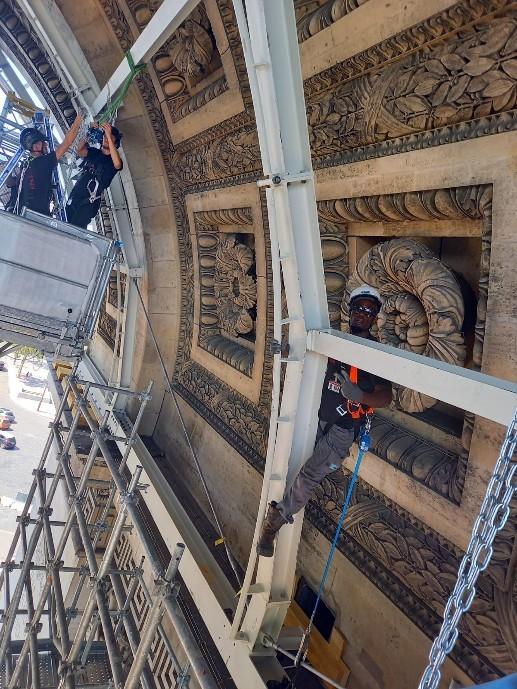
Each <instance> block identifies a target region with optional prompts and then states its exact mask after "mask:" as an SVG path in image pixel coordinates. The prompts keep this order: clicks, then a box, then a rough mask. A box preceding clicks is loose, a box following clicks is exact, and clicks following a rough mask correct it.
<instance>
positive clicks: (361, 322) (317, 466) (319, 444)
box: [257, 285, 391, 557]
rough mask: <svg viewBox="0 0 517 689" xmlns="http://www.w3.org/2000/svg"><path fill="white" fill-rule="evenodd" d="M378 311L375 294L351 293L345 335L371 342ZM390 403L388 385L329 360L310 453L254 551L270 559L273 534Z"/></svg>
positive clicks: (369, 289) (270, 515) (368, 289)
mask: <svg viewBox="0 0 517 689" xmlns="http://www.w3.org/2000/svg"><path fill="white" fill-rule="evenodd" d="M381 307H382V300H381V296H380V294H379V292H378V291H377V290H376V289H375V288H374V287H370V286H369V285H361V287H358V288H357V289H355V290H354V291H353V292H352V293H351V295H350V299H349V311H350V332H351V333H352V334H353V335H357V336H358V337H364V338H366V339H368V340H375V338H374V337H373V336H372V335H371V333H370V330H371V328H372V326H373V324H374V322H375V319H376V317H377V314H378V313H379V311H380V309H381ZM390 402H391V383H389V381H386V380H384V379H382V378H378V377H377V376H374V375H372V374H371V373H368V372H367V371H361V370H359V369H357V368H355V367H353V366H348V365H347V364H342V363H341V362H339V361H335V360H333V359H329V361H328V365H327V372H326V374H325V380H324V383H323V390H322V395H321V403H320V409H319V414H318V416H319V422H318V432H317V435H316V445H315V447H314V452H313V454H312V455H311V457H309V459H308V460H307V461H306V463H305V464H304V466H303V467H302V469H301V470H300V473H299V474H298V476H297V477H296V478H295V480H294V482H293V484H292V486H291V487H290V488H288V490H286V492H285V493H284V497H283V498H282V500H281V501H280V502H278V503H276V502H271V504H270V505H269V509H268V512H267V514H266V517H265V519H264V522H263V524H262V531H261V534H260V538H259V541H258V543H257V552H258V554H259V555H262V556H263V557H271V556H272V555H273V551H274V541H275V537H276V534H277V533H278V531H279V529H280V528H281V526H283V524H286V523H292V522H293V515H294V514H296V513H297V512H299V511H300V510H301V509H303V508H304V507H305V505H306V504H307V502H308V501H309V499H310V497H311V495H312V493H313V491H314V489H315V488H316V486H318V485H319V484H320V483H321V481H322V480H323V479H324V478H325V476H326V475H327V474H329V473H331V472H333V471H336V469H338V468H339V467H340V466H341V464H342V462H343V460H344V459H345V458H346V457H347V456H348V455H349V450H350V447H351V446H352V443H353V442H354V440H355V439H356V438H357V437H358V435H359V433H360V430H361V426H362V424H363V422H364V419H365V417H366V415H367V414H370V413H373V409H374V408H375V407H386V406H387V405H388V404H389V403H390Z"/></svg>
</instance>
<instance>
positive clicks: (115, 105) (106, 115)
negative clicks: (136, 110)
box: [98, 50, 146, 124]
mask: <svg viewBox="0 0 517 689" xmlns="http://www.w3.org/2000/svg"><path fill="white" fill-rule="evenodd" d="M126 60H127V64H128V65H129V74H128V75H127V77H126V79H125V80H124V83H123V84H122V87H121V89H120V92H119V94H118V95H117V97H116V98H115V99H114V100H113V101H112V102H111V103H110V104H109V106H108V107H107V108H106V109H105V110H104V111H103V112H102V113H101V114H100V115H99V118H98V122H99V124H102V123H103V122H108V120H110V119H111V117H112V116H113V114H114V113H116V112H117V110H118V109H119V107H120V105H121V103H122V102H123V101H124V98H125V97H126V94H127V92H128V90H129V87H130V86H131V84H132V83H133V80H134V79H135V78H136V77H137V76H138V75H139V74H140V72H142V71H143V70H144V69H145V68H146V65H145V64H139V65H135V61H134V60H133V56H132V55H131V51H130V50H128V51H127V53H126Z"/></svg>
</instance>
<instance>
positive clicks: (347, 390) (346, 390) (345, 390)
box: [337, 369, 364, 402]
mask: <svg viewBox="0 0 517 689" xmlns="http://www.w3.org/2000/svg"><path fill="white" fill-rule="evenodd" d="M337 377H338V380H339V382H340V383H341V394H342V395H343V397H345V398H346V399H347V400H351V401H352V402H362V401H363V399H364V392H363V391H362V390H361V388H360V387H359V385H356V384H355V383H352V381H351V380H350V378H349V377H348V374H347V372H346V371H345V370H344V369H341V371H340V372H339V373H338V374H337Z"/></svg>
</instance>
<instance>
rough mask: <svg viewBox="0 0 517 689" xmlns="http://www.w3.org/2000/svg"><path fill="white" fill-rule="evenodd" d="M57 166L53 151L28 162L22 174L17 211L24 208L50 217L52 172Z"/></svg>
mask: <svg viewBox="0 0 517 689" xmlns="http://www.w3.org/2000/svg"><path fill="white" fill-rule="evenodd" d="M56 166H57V158H56V153H55V151H52V152H51V153H47V154H46V155H43V156H38V157H37V158H32V159H31V160H30V162H29V165H28V167H27V169H26V170H25V174H23V173H22V174H23V181H22V189H21V192H20V201H19V204H18V208H19V210H21V209H22V208H23V207H24V206H26V207H27V208H30V209H31V210H33V211H37V212H38V213H43V214H44V215H50V200H51V198H52V172H53V170H54V168H55V167H56Z"/></svg>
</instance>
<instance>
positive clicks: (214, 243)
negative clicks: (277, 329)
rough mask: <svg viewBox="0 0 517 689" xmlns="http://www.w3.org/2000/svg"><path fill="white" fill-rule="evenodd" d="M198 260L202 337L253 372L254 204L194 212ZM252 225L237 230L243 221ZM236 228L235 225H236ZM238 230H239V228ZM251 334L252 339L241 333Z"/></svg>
mask: <svg viewBox="0 0 517 689" xmlns="http://www.w3.org/2000/svg"><path fill="white" fill-rule="evenodd" d="M194 223H195V227H196V232H197V254H198V264H199V283H200V284H199V287H198V289H199V290H200V308H201V313H200V328H199V343H200V344H201V345H202V346H203V347H204V348H205V349H206V350H207V351H209V352H210V353H211V354H213V355H214V356H216V357H218V358H219V359H221V361H224V362H225V363H228V364H230V366H233V367H234V368H237V369H238V370H239V371H241V372H242V373H245V374H246V375H249V376H251V374H252V370H253V364H254V346H253V345H254V341H255V336H254V330H255V326H256V323H255V321H256V314H255V309H256V305H257V283H256V279H255V277H254V275H253V270H254V266H255V254H254V250H253V247H252V245H250V244H246V243H245V238H246V237H248V238H252V237H253V235H252V234H249V232H250V230H251V231H252V225H253V219H252V214H251V209H250V208H229V209H221V210H213V211H201V212H197V213H195V214H194ZM236 225H241V227H242V228H243V229H244V228H247V229H246V233H245V234H240V235H239V234H238V229H239V228H238V227H236ZM232 230H233V231H232ZM236 230H237V232H236ZM243 335H247V336H248V337H247V339H246V341H245V342H244V341H243V340H240V341H239V338H240V337H241V336H243Z"/></svg>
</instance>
